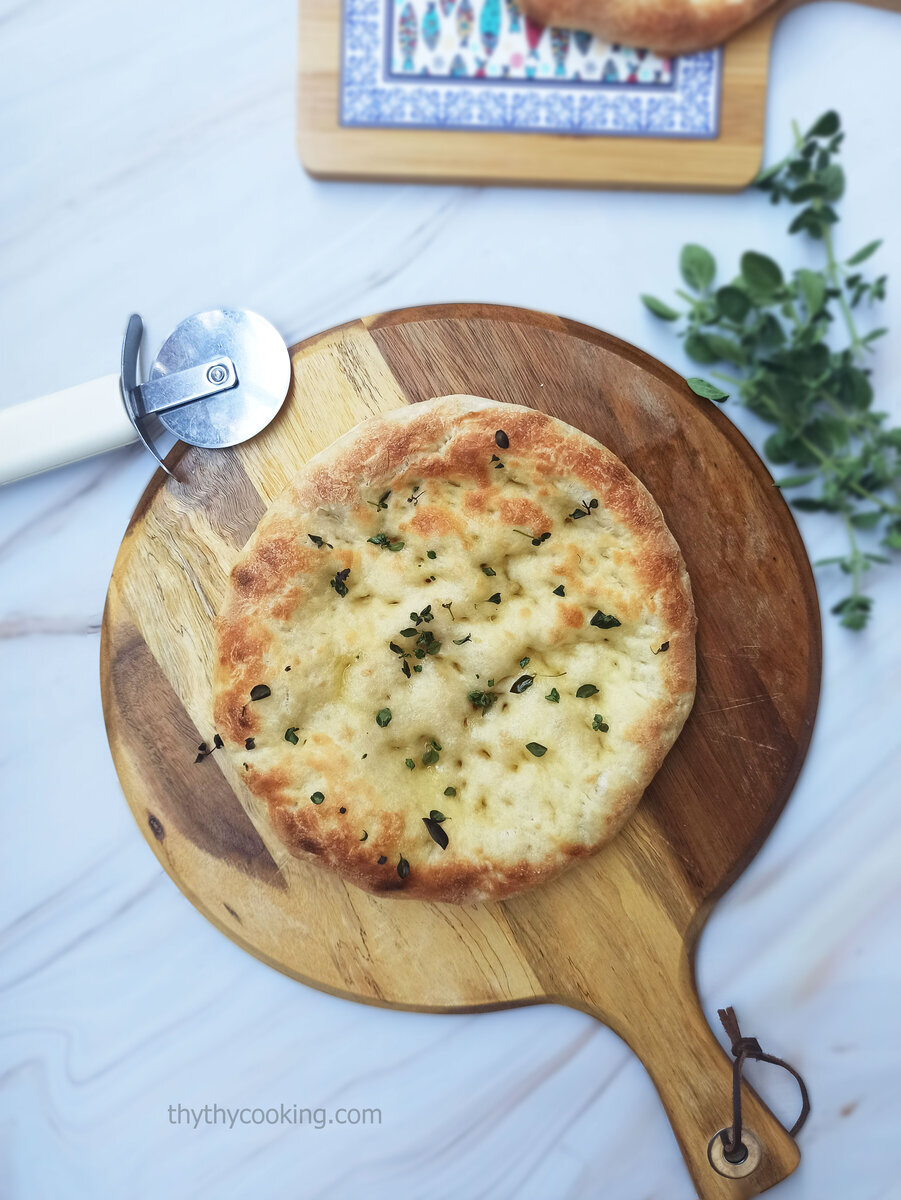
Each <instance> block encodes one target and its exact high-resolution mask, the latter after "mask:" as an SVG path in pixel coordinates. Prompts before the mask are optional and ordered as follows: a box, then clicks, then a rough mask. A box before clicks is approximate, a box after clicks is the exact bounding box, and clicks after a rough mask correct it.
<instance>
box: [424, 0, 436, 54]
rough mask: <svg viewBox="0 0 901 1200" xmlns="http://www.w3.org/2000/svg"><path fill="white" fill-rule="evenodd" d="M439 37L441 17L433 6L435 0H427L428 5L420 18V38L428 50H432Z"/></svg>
mask: <svg viewBox="0 0 901 1200" xmlns="http://www.w3.org/2000/svg"><path fill="white" fill-rule="evenodd" d="M440 37H441V19H440V18H439V16H438V9H437V8H436V7H435V0H429V6H428V8H427V9H426V10H425V16H424V17H423V18H422V40H423V41H424V42H425V44H426V46H427V47H428V48H429V50H434V49H435V47H436V46H437V45H438V39H439V38H440Z"/></svg>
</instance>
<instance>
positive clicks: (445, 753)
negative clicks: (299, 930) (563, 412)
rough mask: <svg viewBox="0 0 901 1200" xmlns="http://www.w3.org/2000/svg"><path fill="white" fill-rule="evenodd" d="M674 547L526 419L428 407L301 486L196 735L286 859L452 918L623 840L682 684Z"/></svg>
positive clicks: (243, 604) (343, 452)
mask: <svg viewBox="0 0 901 1200" xmlns="http://www.w3.org/2000/svg"><path fill="white" fill-rule="evenodd" d="M694 627H695V617H694V608H693V605H692V600H691V590H690V585H689V581H688V576H687V574H686V571H685V566H684V563H683V561H682V556H681V554H680V552H679V548H678V546H677V545H676V543H675V541H674V540H673V537H672V535H671V534H670V532H669V530H668V529H667V527H666V524H665V523H664V520H663V516H662V515H661V512H660V510H659V508H658V507H657V505H656V504H655V503H654V501H653V499H652V498H651V496H650V495H649V493H648V492H647V491H646V489H645V488H644V487H643V486H642V484H641V483H639V481H638V480H637V479H636V478H635V477H634V475H632V474H631V472H630V471H629V470H628V469H627V468H626V466H625V465H624V464H623V463H622V462H621V461H620V460H619V459H618V458H617V457H616V456H615V455H613V454H611V452H610V451H609V450H607V449H605V448H604V447H603V446H602V445H600V444H599V443H598V442H596V441H594V439H592V438H590V437H588V436H587V435H585V434H584V433H581V432H580V431H578V430H576V429H573V428H572V427H570V426H569V425H565V424H564V423H562V422H561V421H557V420H555V419H554V418H552V417H549V416H547V415H546V414H545V413H542V412H537V411H534V410H532V409H528V408H521V407H519V406H518V405H510V404H495V403H493V402H492V401H490V400H483V399H477V398H475V397H472V396H446V397H444V398H441V399H437V400H431V401H428V402H426V403H423V404H415V405H411V406H409V407H407V408H404V409H401V410H399V411H397V412H392V413H389V414H387V415H386V416H384V417H378V418H373V419H371V420H368V421H366V422H364V423H363V424H362V425H359V426H357V428H355V429H353V430H351V432H350V433H348V434H346V435H345V436H344V437H342V438H341V439H340V440H339V441H337V442H335V443H334V444H333V445H332V446H330V447H329V448H328V449H326V450H325V451H323V452H322V453H321V454H319V455H317V456H316V457H315V458H314V459H312V460H311V461H310V462H309V463H307V464H306V466H305V467H303V469H302V470H301V471H300V473H299V474H298V475H297V477H296V478H295V479H294V481H293V482H292V483H291V484H290V485H289V486H288V487H287V488H286V490H285V491H284V492H283V493H282V495H281V496H280V497H278V498H277V499H276V501H275V503H274V504H273V505H272V507H271V509H270V510H269V512H268V513H267V514H266V516H265V517H264V518H263V519H262V521H261V522H260V524H259V527H258V528H257V531H256V533H255V534H254V536H253V537H252V538H251V540H250V542H249V543H248V545H247V546H246V547H245V549H244V551H243V552H242V554H241V556H240V558H239V560H238V562H237V563H236V565H235V567H234V569H233V570H232V573H231V578H230V582H229V586H228V594H227V597H226V601H225V606H224V609H223V612H222V614H221V616H220V617H219V618H218V620H217V622H216V652H215V720H216V727H217V730H218V731H219V733H220V734H221V735H222V737H223V738H224V741H225V746H226V747H227V751H228V753H229V754H230V755H231V756H232V757H233V759H234V761H235V764H236V766H237V768H238V770H239V772H240V774H241V776H242V777H243V779H244V780H245V782H246V784H247V786H248V788H249V789H250V790H251V792H253V793H254V794H255V795H256V796H257V797H259V798H260V799H261V800H262V801H264V802H265V805H266V806H267V808H268V813H269V818H270V820H271V822H272V824H273V826H274V828H275V830H276V831H277V833H278V836H279V837H280V838H281V839H282V841H283V842H284V843H285V845H286V846H287V847H288V849H289V850H290V851H291V853H292V854H295V855H297V856H299V857H302V858H306V859H310V860H315V861H316V862H318V863H321V864H322V865H323V866H325V867H328V868H331V869H332V870H334V871H338V872H340V874H341V875H342V876H344V878H345V879H347V880H350V881H351V882H353V883H355V884H358V885H359V886H360V887H363V888H366V889H368V890H369V891H372V892H379V893H383V894H386V895H394V896H414V897H418V898H421V899H429V900H447V901H453V902H464V901H472V900H480V899H485V898H492V899H496V898H500V897H503V896H508V895H510V894H511V893H512V892H516V891H519V890H520V889H523V888H527V887H531V886H532V885H534V884H537V883H540V882H541V881H543V880H547V879H550V878H551V877H552V876H554V875H555V874H557V873H558V872H559V871H560V870H562V869H563V868H564V867H565V866H566V865H567V864H568V863H571V862H572V861H573V860H575V859H578V858H580V857H583V856H585V855H588V854H591V853H593V852H594V851H596V850H597V849H598V848H599V847H600V846H601V845H602V844H603V843H604V842H605V841H607V840H608V839H609V838H610V837H611V836H612V835H613V834H614V833H615V832H616V831H617V830H618V829H619V828H620V826H621V825H622V824H623V822H624V821H625V819H626V817H627V816H628V815H629V813H630V812H631V811H632V809H633V808H634V807H635V805H636V804H637V803H638V800H639V799H640V797H641V794H642V792H643V791H644V789H645V788H646V787H647V785H648V783H649V782H650V780H651V779H652V777H653V775H654V773H655V772H656V770H657V768H658V767H659V766H660V763H661V761H662V759H663V757H664V755H665V754H666V752H667V751H668V750H669V748H670V746H671V745H672V743H673V741H674V740H675V738H676V736H677V734H678V733H679V730H680V729H681V728H682V724H683V722H684V721H685V718H686V716H687V714H688V711H689V709H690V708H691V704H692V700H693V697H694V687H695V651H694Z"/></svg>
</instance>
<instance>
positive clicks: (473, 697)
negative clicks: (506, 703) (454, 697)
mask: <svg viewBox="0 0 901 1200" xmlns="http://www.w3.org/2000/svg"><path fill="white" fill-rule="evenodd" d="M468 699H469V702H470V704H474V705H475V706H476V708H481V709H482V710H483V711H484V712H487V711H488V709H489V708H491V706H492V704H493V703H494V702H495V700H496V699H497V696H496V694H495V693H494V692H478V691H474V692H469V693H468Z"/></svg>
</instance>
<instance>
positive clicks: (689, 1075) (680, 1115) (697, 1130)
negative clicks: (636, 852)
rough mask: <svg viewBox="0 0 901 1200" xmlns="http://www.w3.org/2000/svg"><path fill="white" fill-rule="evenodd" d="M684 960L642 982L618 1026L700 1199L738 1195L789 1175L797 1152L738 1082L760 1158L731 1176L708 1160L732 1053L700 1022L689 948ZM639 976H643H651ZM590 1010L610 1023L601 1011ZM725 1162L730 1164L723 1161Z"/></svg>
mask: <svg viewBox="0 0 901 1200" xmlns="http://www.w3.org/2000/svg"><path fill="white" fill-rule="evenodd" d="M683 960H684V961H683V963H682V969H681V970H680V971H679V973H678V976H677V979H675V978H674V977H673V975H672V974H670V973H669V972H668V973H667V977H665V978H659V979H657V980H656V981H655V984H654V985H652V986H648V987H647V988H642V996H641V998H640V1003H641V1007H642V1011H641V1015H638V1013H636V1014H635V1017H634V1019H630V1020H629V1021H628V1025H629V1028H628V1029H626V1030H621V1031H620V1032H621V1033H622V1036H623V1037H624V1038H625V1039H626V1041H627V1042H628V1043H629V1045H630V1046H631V1047H632V1049H633V1050H634V1051H635V1052H636V1054H637V1055H638V1056H639V1058H640V1059H641V1060H642V1062H643V1063H644V1065H645V1067H646V1068H647V1070H648V1073H649V1074H650V1076H651V1079H652V1080H653V1081H654V1085H655V1086H656V1088H657V1091H658V1093H659V1095H660V1099H661V1101H662V1103H663V1106H664V1108H665V1109H666V1113H667V1116H668V1117H669V1120H670V1124H671V1125H672V1127H673V1131H674V1133H675V1135H676V1138H677V1139H678V1142H679V1146H680V1148H681V1150H682V1154H683V1156H684V1158H685V1162H686V1165H687V1167H688V1169H689V1172H690V1173H691V1177H692V1179H693V1180H694V1183H695V1187H696V1188H697V1191H698V1196H699V1198H700V1200H745V1198H746V1197H750V1196H758V1195H759V1194H760V1193H761V1192H763V1191H765V1190H766V1189H767V1188H770V1187H772V1186H773V1185H774V1184H776V1183H779V1182H780V1181H781V1180H782V1179H785V1177H786V1176H787V1175H790V1174H791V1172H792V1171H793V1170H794V1169H795V1167H796V1166H797V1165H798V1162H799V1160H800V1153H799V1151H798V1147H797V1145H796V1144H795V1142H794V1141H793V1139H792V1138H791V1137H790V1136H789V1134H788V1133H787V1132H786V1130H785V1129H784V1127H783V1126H782V1125H781V1124H780V1123H779V1121H778V1120H777V1119H776V1117H774V1116H773V1114H772V1113H771V1112H770V1110H769V1109H768V1108H767V1107H766V1106H765V1105H764V1104H763V1102H762V1101H761V1100H760V1099H759V1097H758V1096H757V1095H756V1094H755V1093H754V1092H753V1091H752V1089H751V1088H750V1087H748V1085H747V1084H745V1085H744V1088H743V1093H742V1115H743V1122H744V1126H745V1128H747V1129H748V1130H750V1131H751V1132H752V1134H754V1135H756V1137H757V1139H758V1140H759V1142H760V1155H759V1163H758V1165H757V1166H756V1167H755V1168H754V1169H753V1170H752V1171H750V1173H749V1174H747V1175H744V1176H743V1177H738V1178H727V1177H725V1176H723V1175H721V1174H719V1173H718V1172H717V1171H716V1170H715V1169H714V1167H713V1166H712V1165H711V1163H710V1160H709V1158H708V1146H709V1144H710V1140H711V1138H712V1137H713V1136H714V1134H716V1133H717V1132H718V1131H719V1130H721V1129H723V1128H725V1127H727V1126H730V1125H731V1122H732V1060H731V1059H730V1058H729V1056H728V1055H727V1054H726V1053H725V1051H724V1050H723V1048H722V1047H721V1046H720V1044H719V1042H718V1041H717V1039H716V1037H715V1036H714V1034H713V1031H712V1030H711V1028H710V1026H709V1025H708V1024H707V1020H706V1018H705V1016H704V1013H703V1011H702V1009H701V1006H700V1003H699V1001H698V997H697V993H696V991H695V987H694V982H693V980H692V972H691V967H690V964H689V961H688V956H687V955H684V956H683ZM677 980H678V982H677ZM646 982H647V983H648V984H650V980H648V981H646ZM596 1015H598V1016H599V1017H600V1018H601V1019H602V1020H605V1021H607V1022H608V1023H609V1019H608V1018H607V1017H605V1016H604V1015H603V1014H601V1013H598V1014H596ZM748 1165H750V1164H748ZM726 1169H727V1170H729V1169H730V1168H729V1165H728V1164H726Z"/></svg>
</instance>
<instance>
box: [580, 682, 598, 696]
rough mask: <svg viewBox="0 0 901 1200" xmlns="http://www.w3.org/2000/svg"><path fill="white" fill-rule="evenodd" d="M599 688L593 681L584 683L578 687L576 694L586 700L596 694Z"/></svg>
mask: <svg viewBox="0 0 901 1200" xmlns="http://www.w3.org/2000/svg"><path fill="white" fill-rule="evenodd" d="M597 694H598V689H597V688H596V687H595V686H594V684H593V683H583V684H582V686H581V687H580V688H576V695H577V696H578V697H579V699H580V700H585V699H586V698H587V697H588V696H596V695H597Z"/></svg>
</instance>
